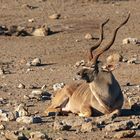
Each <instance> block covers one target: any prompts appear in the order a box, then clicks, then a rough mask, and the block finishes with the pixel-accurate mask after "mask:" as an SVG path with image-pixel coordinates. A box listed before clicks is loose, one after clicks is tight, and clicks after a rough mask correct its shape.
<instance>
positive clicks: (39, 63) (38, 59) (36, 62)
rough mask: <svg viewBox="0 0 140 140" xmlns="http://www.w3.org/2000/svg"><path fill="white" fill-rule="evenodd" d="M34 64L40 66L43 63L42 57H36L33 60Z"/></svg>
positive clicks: (32, 63)
mask: <svg viewBox="0 0 140 140" xmlns="http://www.w3.org/2000/svg"><path fill="white" fill-rule="evenodd" d="M31 65H32V66H40V65H41V59H40V58H35V59H33V60H32V61H31Z"/></svg>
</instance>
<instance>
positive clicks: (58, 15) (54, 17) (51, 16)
mask: <svg viewBox="0 0 140 140" xmlns="http://www.w3.org/2000/svg"><path fill="white" fill-rule="evenodd" d="M60 16H61V15H60V14H57V13H55V14H52V15H50V16H49V18H50V19H59V17H60Z"/></svg>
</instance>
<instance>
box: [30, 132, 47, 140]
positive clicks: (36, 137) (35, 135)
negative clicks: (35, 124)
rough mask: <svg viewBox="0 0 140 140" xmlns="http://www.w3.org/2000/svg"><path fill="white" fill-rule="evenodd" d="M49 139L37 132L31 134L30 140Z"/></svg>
mask: <svg viewBox="0 0 140 140" xmlns="http://www.w3.org/2000/svg"><path fill="white" fill-rule="evenodd" d="M47 139H48V137H47V136H46V135H45V134H44V133H42V132H40V131H35V132H31V133H30V139H29V140H47Z"/></svg>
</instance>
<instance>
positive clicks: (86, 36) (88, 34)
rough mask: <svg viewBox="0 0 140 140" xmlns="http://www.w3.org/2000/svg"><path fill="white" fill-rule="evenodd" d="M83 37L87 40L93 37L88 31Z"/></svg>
mask: <svg viewBox="0 0 140 140" xmlns="http://www.w3.org/2000/svg"><path fill="white" fill-rule="evenodd" d="M85 39H87V40H90V39H93V36H92V35H91V34H90V33H87V34H86V35H85Z"/></svg>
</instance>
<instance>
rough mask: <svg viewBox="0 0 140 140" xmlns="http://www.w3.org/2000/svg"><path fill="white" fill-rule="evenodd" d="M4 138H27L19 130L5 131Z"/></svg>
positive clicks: (22, 139) (16, 139)
mask: <svg viewBox="0 0 140 140" xmlns="http://www.w3.org/2000/svg"><path fill="white" fill-rule="evenodd" d="M5 138H6V139H8V140H27V138H26V137H25V135H24V134H23V133H22V132H19V131H6V132H5Z"/></svg>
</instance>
